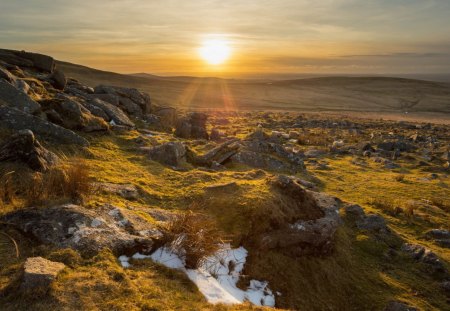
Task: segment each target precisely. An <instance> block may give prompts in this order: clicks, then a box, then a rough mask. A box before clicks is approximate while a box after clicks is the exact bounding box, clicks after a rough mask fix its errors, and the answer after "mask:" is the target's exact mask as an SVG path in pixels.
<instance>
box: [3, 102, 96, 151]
mask: <svg viewBox="0 0 450 311" xmlns="http://www.w3.org/2000/svg"><path fill="white" fill-rule="evenodd" d="M0 127H5V128H8V129H12V130H23V129H29V130H31V131H32V132H33V133H35V134H37V135H43V136H47V137H49V138H52V139H54V140H56V141H58V142H60V143H64V144H77V145H81V146H88V145H89V142H88V141H87V140H86V139H85V138H83V137H81V136H79V135H78V134H76V133H74V132H72V131H71V130H68V129H65V128H63V127H61V126H58V125H56V124H53V123H51V122H48V121H45V120H43V119H41V118H38V117H36V116H33V115H30V114H28V113H24V112H22V111H20V110H18V109H15V108H11V107H8V106H2V105H1V102H0Z"/></svg>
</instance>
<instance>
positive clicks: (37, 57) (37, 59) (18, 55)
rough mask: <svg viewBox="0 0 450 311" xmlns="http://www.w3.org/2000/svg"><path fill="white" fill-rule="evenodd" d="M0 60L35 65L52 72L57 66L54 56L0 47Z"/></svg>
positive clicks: (22, 64)
mask: <svg viewBox="0 0 450 311" xmlns="http://www.w3.org/2000/svg"><path fill="white" fill-rule="evenodd" d="M0 60H3V61H4V62H6V63H8V64H11V65H17V66H21V67H22V66H23V67H35V68H37V69H40V70H43V71H47V72H50V73H51V72H53V69H54V68H55V61H54V59H53V58H52V57H50V56H47V55H43V54H38V53H30V52H25V51H15V50H6V49H0Z"/></svg>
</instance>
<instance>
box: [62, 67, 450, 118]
mask: <svg viewBox="0 0 450 311" xmlns="http://www.w3.org/2000/svg"><path fill="white" fill-rule="evenodd" d="M58 66H59V67H60V68H61V69H62V70H63V71H64V72H65V73H66V75H67V76H69V77H73V78H76V79H78V80H80V81H81V82H83V83H85V84H87V85H91V86H95V85H98V84H111V85H117V86H126V87H135V88H138V89H141V90H142V91H145V92H148V93H149V94H150V95H151V97H152V100H153V101H154V102H156V103H158V104H161V105H168V106H174V107H179V108H190V109H226V110H235V109H240V110H296V111H298V110H302V111H355V112H384V113H386V112H387V113H389V112H396V113H399V112H401V113H406V112H408V113H409V112H416V113H425V112H427V113H429V112H433V113H444V114H450V84H448V83H443V82H432V81H424V80H415V79H407V78H392V77H379V76H375V77H355V76H349V77H339V76H331V77H321V78H305V79H295V80H274V81H269V80H239V79H220V78H198V77H183V76H178V77H161V76H156V75H151V74H147V73H138V74H132V75H125V74H118V73H114V72H107V71H101V70H97V69H93V68H89V67H85V66H80V65H75V64H71V63H67V62H58Z"/></svg>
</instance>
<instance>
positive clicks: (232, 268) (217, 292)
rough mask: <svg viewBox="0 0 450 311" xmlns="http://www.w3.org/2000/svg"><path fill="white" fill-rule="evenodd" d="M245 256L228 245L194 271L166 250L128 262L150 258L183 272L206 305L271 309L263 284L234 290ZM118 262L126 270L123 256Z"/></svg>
mask: <svg viewBox="0 0 450 311" xmlns="http://www.w3.org/2000/svg"><path fill="white" fill-rule="evenodd" d="M247 255H248V252H247V250H246V249H245V248H243V247H239V248H235V249H232V248H231V247H230V245H229V244H223V245H222V248H221V249H220V250H219V251H218V252H217V253H216V254H215V255H213V256H211V257H208V258H206V259H205V260H204V261H203V262H202V264H201V265H200V267H198V268H197V269H186V267H185V261H184V259H183V258H180V256H178V255H177V254H175V253H173V252H172V251H171V250H170V249H169V248H167V247H161V248H159V249H158V250H156V251H155V252H154V253H153V254H151V255H142V254H140V253H136V254H134V255H133V256H132V258H133V259H146V258H151V259H152V260H153V261H155V262H158V263H160V264H162V265H164V266H166V267H168V268H172V269H179V270H181V271H183V272H184V273H186V275H187V276H188V278H189V279H190V280H191V281H192V282H194V283H195V285H197V287H198V289H199V290H200V292H201V293H202V294H203V295H204V296H205V298H206V299H207V300H208V302H210V303H213V304H216V303H223V304H239V303H243V302H244V301H249V302H251V303H252V304H254V305H258V306H270V307H274V306H275V296H274V295H273V293H272V291H271V290H270V289H269V288H268V283H267V282H263V281H257V280H251V281H250V286H249V287H248V288H247V290H245V291H244V290H242V289H240V288H238V287H237V283H238V281H239V278H240V276H241V273H242V270H243V269H244V265H245V262H246V259H247ZM119 261H120V263H121V265H122V266H123V267H124V268H128V267H129V266H130V264H129V257H127V256H124V255H123V256H120V257H119Z"/></svg>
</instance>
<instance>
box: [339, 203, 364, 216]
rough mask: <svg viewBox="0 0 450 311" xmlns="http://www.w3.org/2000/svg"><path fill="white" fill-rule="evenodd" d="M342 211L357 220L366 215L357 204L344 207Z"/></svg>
mask: <svg viewBox="0 0 450 311" xmlns="http://www.w3.org/2000/svg"><path fill="white" fill-rule="evenodd" d="M344 211H345V213H346V215H351V216H353V217H356V218H358V219H362V218H363V217H364V216H365V215H366V214H365V212H364V209H363V208H362V207H361V206H359V205H357V204H350V205H346V206H345V207H344Z"/></svg>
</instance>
